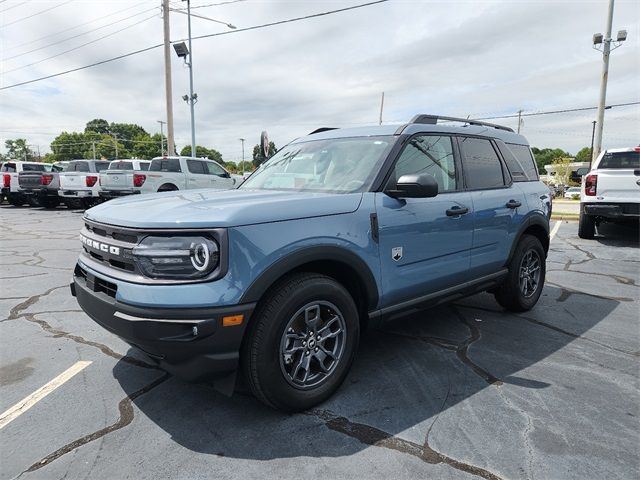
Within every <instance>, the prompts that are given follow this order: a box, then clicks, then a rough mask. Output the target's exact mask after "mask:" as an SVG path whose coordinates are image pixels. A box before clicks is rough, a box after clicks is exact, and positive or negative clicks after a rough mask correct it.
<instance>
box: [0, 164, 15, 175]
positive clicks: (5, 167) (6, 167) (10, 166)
mask: <svg viewBox="0 0 640 480" xmlns="http://www.w3.org/2000/svg"><path fill="white" fill-rule="evenodd" d="M2 171H3V172H10V173H15V171H16V164H15V163H5V164H4V165H2Z"/></svg>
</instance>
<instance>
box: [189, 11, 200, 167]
mask: <svg viewBox="0 0 640 480" xmlns="http://www.w3.org/2000/svg"><path fill="white" fill-rule="evenodd" d="M187 25H188V30H189V107H190V108H191V156H192V157H195V156H196V120H195V112H194V106H195V102H197V99H198V97H197V96H194V94H193V47H192V46H191V0H187Z"/></svg>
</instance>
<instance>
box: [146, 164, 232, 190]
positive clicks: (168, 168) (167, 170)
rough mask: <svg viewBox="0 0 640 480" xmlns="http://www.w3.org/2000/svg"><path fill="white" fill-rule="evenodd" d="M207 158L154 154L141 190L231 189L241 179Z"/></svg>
mask: <svg viewBox="0 0 640 480" xmlns="http://www.w3.org/2000/svg"><path fill="white" fill-rule="evenodd" d="M243 180H244V179H243V178H242V177H241V176H240V175H232V174H231V173H229V172H227V171H226V170H225V169H224V168H223V167H222V166H221V165H220V164H219V163H217V162H215V161H213V160H209V159H208V158H192V157H157V158H154V159H153V160H151V165H149V171H148V172H147V173H146V179H145V181H144V183H143V185H142V188H141V189H140V191H141V193H154V192H167V191H172V190H193V189H196V188H213V189H217V190H230V189H233V188H238V186H239V185H240V184H241V183H242V182H243Z"/></svg>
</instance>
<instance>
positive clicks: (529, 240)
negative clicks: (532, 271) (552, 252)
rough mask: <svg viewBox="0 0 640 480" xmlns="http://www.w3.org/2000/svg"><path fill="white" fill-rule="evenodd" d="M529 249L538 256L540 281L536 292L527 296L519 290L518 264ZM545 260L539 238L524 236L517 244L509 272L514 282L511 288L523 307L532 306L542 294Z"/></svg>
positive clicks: (529, 307) (528, 307)
mask: <svg viewBox="0 0 640 480" xmlns="http://www.w3.org/2000/svg"><path fill="white" fill-rule="evenodd" d="M530 250H535V251H536V253H537V254H538V256H539V258H540V281H539V282H538V288H537V290H536V292H535V293H534V294H533V295H532V296H531V297H528V298H527V297H525V296H524V295H523V294H522V292H521V291H520V265H521V264H522V259H523V257H524V256H525V255H526V253H527V252H528V251H530ZM545 260H546V259H545V254H544V248H542V244H541V243H540V240H538V239H537V238H535V237H533V236H530V235H527V236H526V237H524V238H523V239H522V241H521V242H520V245H519V246H518V250H517V253H516V256H515V257H514V259H513V264H512V268H511V272H510V274H511V275H510V276H511V279H510V281H512V282H515V283H514V286H513V288H514V290H515V291H516V292H517V295H518V303H519V304H520V305H521V307H522V308H523V309H526V310H529V309H531V308H533V306H534V305H535V304H536V303H537V302H538V299H539V298H540V295H541V294H542V290H543V288H544V281H545V277H546V271H547V269H546V261H545Z"/></svg>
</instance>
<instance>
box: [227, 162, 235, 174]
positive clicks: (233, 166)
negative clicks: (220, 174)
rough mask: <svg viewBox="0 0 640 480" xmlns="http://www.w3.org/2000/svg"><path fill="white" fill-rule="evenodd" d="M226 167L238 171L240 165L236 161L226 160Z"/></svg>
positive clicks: (230, 170)
mask: <svg viewBox="0 0 640 480" xmlns="http://www.w3.org/2000/svg"><path fill="white" fill-rule="evenodd" d="M224 168H226V169H227V170H228V171H229V172H231V173H236V172H237V171H238V165H236V162H224Z"/></svg>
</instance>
